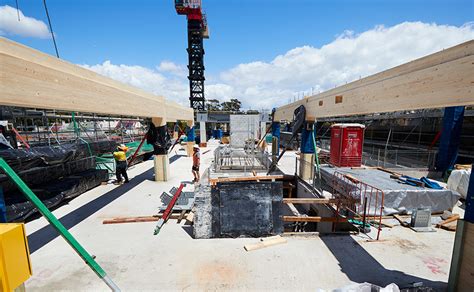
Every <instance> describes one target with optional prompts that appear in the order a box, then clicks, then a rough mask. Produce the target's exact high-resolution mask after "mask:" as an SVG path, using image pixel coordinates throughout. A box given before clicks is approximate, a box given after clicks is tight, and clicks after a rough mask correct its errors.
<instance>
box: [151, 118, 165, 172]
mask: <svg viewBox="0 0 474 292" xmlns="http://www.w3.org/2000/svg"><path fill="white" fill-rule="evenodd" d="M151 122H152V124H153V125H154V126H155V127H156V128H157V129H163V128H164V133H165V135H166V134H167V133H166V132H167V129H166V119H165V118H152V119H151ZM157 132H158V135H159V136H164V135H163V133H160V132H163V130H161V131H157ZM160 134H161V135H160ZM159 140H161V141H158V142H155V143H154V144H153V145H154V154H155V155H154V165H155V181H167V180H168V177H169V166H170V161H169V157H168V148H167V145H163V144H165V143H163V142H165V141H164V139H159ZM160 142H161V143H160ZM157 144H159V146H158V147H155V146H156V145H157Z"/></svg>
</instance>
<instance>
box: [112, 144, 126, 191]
mask: <svg viewBox="0 0 474 292" xmlns="http://www.w3.org/2000/svg"><path fill="white" fill-rule="evenodd" d="M127 150H128V147H127V146H125V145H124V144H120V145H119V146H118V147H117V151H115V152H114V159H115V175H116V176H117V183H119V184H121V183H122V175H123V177H124V178H125V183H128V175H127Z"/></svg>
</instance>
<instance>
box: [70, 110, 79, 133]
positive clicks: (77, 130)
mask: <svg viewBox="0 0 474 292" xmlns="http://www.w3.org/2000/svg"><path fill="white" fill-rule="evenodd" d="M72 124H73V125H74V134H76V135H77V137H81V134H80V133H79V127H78V126H77V122H76V113H75V112H72Z"/></svg>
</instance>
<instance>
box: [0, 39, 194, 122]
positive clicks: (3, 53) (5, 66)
mask: <svg viewBox="0 0 474 292" xmlns="http://www.w3.org/2000/svg"><path fill="white" fill-rule="evenodd" d="M0 105H3V106H17V107H28V108H41V109H54V110H65V111H72V112H76V111H77V112H86V113H98V114H107V115H117V116H136V117H143V118H146V117H150V118H152V117H159V118H162V119H164V120H165V121H168V122H174V121H176V120H183V121H192V120H193V110H192V109H191V108H187V107H184V106H181V105H179V104H177V103H175V102H173V101H169V100H166V99H165V98H164V97H162V96H156V95H153V94H151V93H148V92H145V91H143V90H140V89H138V88H135V87H132V86H129V85H126V84H123V83H120V82H118V81H115V80H112V79H110V78H108V77H105V76H102V75H99V74H97V73H95V72H93V71H91V70H87V69H85V68H83V67H81V66H77V65H74V64H71V63H69V62H66V61H64V60H61V59H58V58H56V57H53V56H50V55H48V54H45V53H42V52H40V51H37V50H35V49H32V48H29V47H26V46H24V45H21V44H19V43H16V42H13V41H11V40H8V39H5V38H0Z"/></svg>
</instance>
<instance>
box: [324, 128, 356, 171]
mask: <svg viewBox="0 0 474 292" xmlns="http://www.w3.org/2000/svg"><path fill="white" fill-rule="evenodd" d="M364 129H365V126H364V125H361V124H334V125H332V127H331V156H330V158H329V162H330V163H331V164H333V165H335V166H339V167H345V166H347V167H357V166H361V164H362V146H363V145H364Z"/></svg>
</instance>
